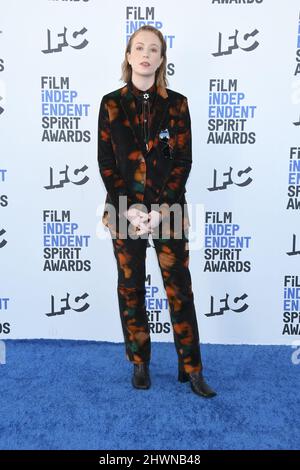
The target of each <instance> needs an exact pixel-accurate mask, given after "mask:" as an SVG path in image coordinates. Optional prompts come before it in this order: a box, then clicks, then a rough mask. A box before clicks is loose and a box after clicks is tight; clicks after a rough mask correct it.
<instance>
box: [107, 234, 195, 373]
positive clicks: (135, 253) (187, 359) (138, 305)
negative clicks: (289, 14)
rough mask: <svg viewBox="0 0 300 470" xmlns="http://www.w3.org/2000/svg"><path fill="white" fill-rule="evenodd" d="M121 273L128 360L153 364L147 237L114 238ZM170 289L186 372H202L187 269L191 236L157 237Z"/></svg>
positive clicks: (174, 325) (120, 296) (171, 309)
mask: <svg viewBox="0 0 300 470" xmlns="http://www.w3.org/2000/svg"><path fill="white" fill-rule="evenodd" d="M112 242H113V250H114V255H115V258H116V261H117V269H118V285H117V293H118V301H119V309H120V317H121V323H122V330H123V335H124V340H125V349H126V357H127V359H128V360H129V361H131V362H133V363H135V364H140V363H143V362H150V358H151V340H150V330H149V324H148V316H147V311H146V304H145V295H146V288H145V282H146V272H145V269H146V268H145V260H146V250H147V245H148V237H147V236H146V237H145V236H142V237H138V238H136V239H132V238H130V237H128V238H126V239H122V238H117V237H116V238H113V237H112ZM153 243H154V247H155V251H156V255H157V259H158V263H159V267H160V271H161V275H162V279H163V284H164V288H165V290H166V294H167V298H168V304H169V312H170V318H171V323H172V329H173V336H174V343H175V347H176V351H177V355H178V360H179V363H180V365H181V367H182V368H183V369H184V370H185V372H188V373H191V372H199V371H201V370H202V362H201V354H200V345H199V332H198V324H197V317H196V312H195V306H194V295H193V291H192V281H191V274H190V270H189V247H188V238H187V235H186V234H185V236H184V237H182V238H180V239H176V238H169V239H163V238H153Z"/></svg>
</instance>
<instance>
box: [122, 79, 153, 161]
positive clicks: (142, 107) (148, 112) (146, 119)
mask: <svg viewBox="0 0 300 470" xmlns="http://www.w3.org/2000/svg"><path fill="white" fill-rule="evenodd" d="M127 85H128V87H129V89H130V90H131V92H132V94H133V95H134V98H135V105H136V109H137V114H138V118H139V123H140V126H139V128H140V137H141V141H142V142H143V143H144V151H145V153H146V152H147V151H148V141H149V130H150V127H151V121H152V110H153V107H154V105H155V99H156V93H157V87H156V84H155V82H154V83H153V85H152V86H151V87H150V88H148V90H145V91H143V90H140V89H139V88H137V87H136V86H135V85H134V84H133V83H132V80H129V82H128V83H127Z"/></svg>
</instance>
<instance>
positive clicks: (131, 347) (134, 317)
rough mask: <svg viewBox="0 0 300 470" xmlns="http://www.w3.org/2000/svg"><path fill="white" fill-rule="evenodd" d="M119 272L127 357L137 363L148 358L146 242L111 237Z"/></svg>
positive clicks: (121, 315) (120, 301)
mask: <svg viewBox="0 0 300 470" xmlns="http://www.w3.org/2000/svg"><path fill="white" fill-rule="evenodd" d="M112 242H113V249H114V255H115V258H116V261H117V269H118V285H117V293H118V301H119V311H120V318H121V324H122V330H123V335H124V341H125V351H126V357H127V359H128V360H129V361H131V362H133V363H135V364H140V363H143V362H149V361H150V358H151V340H150V330H149V323H148V317H147V312H146V305H145V294H146V289H145V280H146V268H145V259H146V248H147V239H145V238H144V239H143V238H137V239H131V238H130V237H129V238H126V239H120V238H112Z"/></svg>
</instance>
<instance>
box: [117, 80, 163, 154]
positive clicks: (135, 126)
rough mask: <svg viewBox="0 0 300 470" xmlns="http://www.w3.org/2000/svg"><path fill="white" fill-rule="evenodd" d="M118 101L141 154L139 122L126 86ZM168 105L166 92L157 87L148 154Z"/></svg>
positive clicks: (131, 95)
mask: <svg viewBox="0 0 300 470" xmlns="http://www.w3.org/2000/svg"><path fill="white" fill-rule="evenodd" d="M120 101H121V105H122V107H123V109H124V112H125V114H126V116H127V119H128V122H129V124H130V127H131V129H132V131H133V133H134V135H135V137H136V140H137V142H138V143H139V147H140V149H141V150H142V152H143V150H144V145H143V142H142V141H141V136H140V132H139V122H138V116H137V113H136V106H135V100H134V96H133V94H132V93H131V91H130V89H129V87H128V86H127V85H125V86H124V87H123V88H122V91H121V100H120ZM168 104H169V100H168V93H167V91H166V90H164V89H162V88H161V87H157V96H156V102H155V106H154V108H153V111H152V113H153V114H152V125H151V127H150V132H149V145H148V152H150V150H151V148H152V147H153V145H154V141H155V137H156V135H157V133H158V131H159V130H160V127H161V124H162V122H163V120H164V118H165V115H166V112H167V109H168Z"/></svg>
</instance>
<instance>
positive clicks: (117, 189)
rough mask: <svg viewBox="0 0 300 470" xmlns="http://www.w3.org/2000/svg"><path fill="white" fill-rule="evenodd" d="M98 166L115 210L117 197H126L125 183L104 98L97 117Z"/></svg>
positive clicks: (117, 201)
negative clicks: (113, 143)
mask: <svg viewBox="0 0 300 470" xmlns="http://www.w3.org/2000/svg"><path fill="white" fill-rule="evenodd" d="M98 165H99V170H100V175H101V178H102V180H103V183H104V185H105V187H106V190H107V192H108V194H109V196H110V198H111V200H112V202H113V204H114V205H115V206H116V208H117V209H118V208H119V196H127V188H126V183H125V181H124V179H123V177H122V176H121V174H120V171H119V169H118V167H117V162H116V158H115V154H114V150H113V145H112V140H111V128H110V121H109V116H108V111H107V105H106V103H105V98H104V97H103V98H102V101H101V104H100V110H99V117H98Z"/></svg>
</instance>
